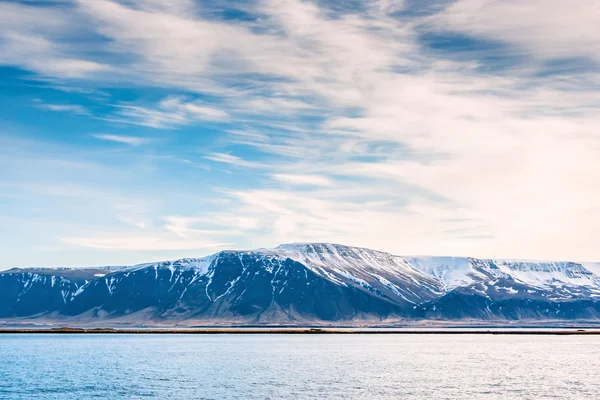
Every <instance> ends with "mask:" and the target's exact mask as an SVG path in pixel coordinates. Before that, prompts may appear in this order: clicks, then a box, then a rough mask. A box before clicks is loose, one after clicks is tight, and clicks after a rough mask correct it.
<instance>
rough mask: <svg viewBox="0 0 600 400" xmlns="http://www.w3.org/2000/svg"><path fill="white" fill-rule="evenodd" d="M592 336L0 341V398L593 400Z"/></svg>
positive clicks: (43, 337)
mask: <svg viewBox="0 0 600 400" xmlns="http://www.w3.org/2000/svg"><path fill="white" fill-rule="evenodd" d="M599 371H600V336H503V335H420V334H415V335H406V334H403V335H390V334H387V335H314V334H313V335H289V334H288V335H285V334H283V335H282V334H264V335H251V334H248V335H246V334H242V335H239V334H238V335H225V334H211V335H164V334H161V335H134V334H127V335H121V334H107V335H101V334H93V335H86V334H77V335H67V334H56V335H55V334H24V335H23V334H3V335H0V399H2V400H12V399H36V400H42V399H52V400H62V399H151V398H152V399H396V398H402V399H465V398H471V399H599V398H600V372H599Z"/></svg>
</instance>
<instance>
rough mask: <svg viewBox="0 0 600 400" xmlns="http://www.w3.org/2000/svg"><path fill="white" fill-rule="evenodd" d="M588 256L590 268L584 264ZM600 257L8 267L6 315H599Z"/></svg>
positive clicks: (333, 251) (331, 256)
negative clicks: (596, 259)
mask: <svg viewBox="0 0 600 400" xmlns="http://www.w3.org/2000/svg"><path fill="white" fill-rule="evenodd" d="M586 264H587V267H586ZM599 271H600V263H575V262H569V261H560V262H553V261H544V262H532V261H521V260H494V259H477V258H472V257H438V256H420V257H419V256H411V257H403V256H395V255H392V254H390V253H386V252H382V251H377V250H370V249H366V248H360V247H351V246H344V245H338V244H331V243H291V244H283V245H280V246H278V247H275V248H273V249H257V250H242V251H237V250H223V251H220V252H217V253H215V254H212V255H209V256H206V257H201V258H183V259H179V260H173V261H162V262H155V263H143V264H137V265H133V266H123V267H94V268H77V267H75V268H40V267H32V268H13V269H11V270H8V271H2V272H0V318H2V319H3V320H10V321H36V320H40V321H42V320H43V321H78V322H82V323H84V322H87V323H111V322H117V321H121V322H124V323H137V324H139V323H144V324H146V323H148V324H169V323H171V324H192V323H209V324H219V323H232V324H242V325H243V324H282V323H284V324H285V323H292V324H296V323H297V324H303V323H309V324H326V323H333V322H340V321H342V322H348V323H350V324H361V323H374V322H375V323H376V322H382V321H388V322H390V323H392V324H394V323H404V322H406V321H422V320H439V321H457V320H480V321H536V320H556V321H559V320H566V321H570V320H581V319H586V320H599V321H600V275H598V272H599Z"/></svg>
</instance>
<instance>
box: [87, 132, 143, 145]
mask: <svg viewBox="0 0 600 400" xmlns="http://www.w3.org/2000/svg"><path fill="white" fill-rule="evenodd" d="M92 136H93V137H95V138H96V139H100V140H107V141H109V142H117V143H124V144H129V145H131V146H139V145H141V144H144V143H148V139H146V138H141V137H135V136H122V135H109V134H96V135H92Z"/></svg>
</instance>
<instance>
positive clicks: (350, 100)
mask: <svg viewBox="0 0 600 400" xmlns="http://www.w3.org/2000/svg"><path fill="white" fill-rule="evenodd" d="M159 3H160V2H156V1H141V0H132V1H127V2H125V1H111V0H77V1H75V2H73V3H72V6H69V5H64V6H61V7H36V6H34V5H28V6H24V5H18V6H15V5H6V4H5V3H1V4H2V7H3V8H2V9H1V10H2V11H5V14H4V16H2V17H0V22H2V23H3V25H2V26H3V28H2V29H1V30H0V36H2V38H3V41H2V44H1V45H0V50H3V52H2V51H0V63H3V64H7V65H16V66H19V67H20V68H23V69H26V70H29V71H32V72H34V73H37V74H39V75H40V76H45V77H46V76H51V77H54V78H55V79H59V80H69V81H71V80H75V81H77V80H80V81H84V82H86V83H87V84H88V85H91V86H94V84H95V85H97V86H102V83H105V82H106V81H107V79H109V80H110V82H111V84H114V85H117V86H118V85H120V84H121V83H122V86H124V87H127V88H132V87H133V88H148V87H149V88H152V89H153V90H160V91H161V93H167V92H171V93H173V95H171V96H166V95H165V97H159V98H162V100H158V101H157V102H152V100H151V101H148V100H147V98H146V97H144V96H142V95H140V96H138V97H136V99H134V100H129V101H128V102H123V101H121V100H120V99H117V100H116V101H117V103H118V106H117V107H115V108H114V109H113V111H112V113H109V115H108V117H106V119H108V120H109V121H110V122H119V123H124V124H128V125H131V126H129V127H128V128H131V129H144V128H157V129H175V128H183V127H192V126H196V125H197V126H201V125H207V124H208V123H210V124H214V126H217V127H218V128H222V130H221V129H217V130H218V132H217V133H215V137H211V138H208V137H205V138H203V140H202V141H200V140H197V141H193V140H189V137H187V139H188V141H184V140H181V142H180V143H178V146H179V147H177V148H175V149H174V153H177V152H187V151H190V149H189V148H190V147H193V150H191V151H193V152H194V154H195V155H196V156H197V157H202V158H203V159H205V160H208V161H211V162H214V163H219V164H221V165H227V166H229V168H227V172H228V173H229V177H228V176H225V174H223V175H220V173H221V172H223V168H213V169H212V170H211V171H210V172H211V173H210V174H206V175H197V174H200V172H199V171H194V172H193V173H190V174H189V175H186V174H181V176H179V175H180V172H181V171H177V172H173V171H171V170H169V173H170V175H168V177H166V176H159V178H160V179H163V180H164V181H161V182H162V183H163V184H164V185H165V186H166V187H167V189H166V190H165V191H164V193H168V194H169V196H164V197H166V200H164V201H165V202H167V203H169V202H171V201H174V200H172V199H173V198H176V197H177V196H178V195H179V196H184V195H185V196H194V200H196V199H197V198H203V199H209V200H210V202H211V203H210V206H207V205H206V204H204V203H203V204H202V205H201V206H196V205H195V204H196V203H193V202H189V201H185V202H183V201H182V202H180V203H177V204H176V205H175V204H168V205H169V206H170V207H167V206H165V209H161V210H160V211H154V215H152V216H151V217H150V218H146V219H148V220H160V218H161V217H162V216H163V215H183V216H182V217H180V218H183V219H180V220H171V221H170V222H167V223H166V224H165V225H164V226H161V227H160V228H157V229H159V230H158V231H152V232H151V233H148V232H145V233H144V234H143V235H141V234H137V233H136V234H131V235H130V234H127V235H124V236H119V238H125V239H126V238H131V240H129V239H127V240H125V239H123V240H125V241H126V242H127V243H129V245H122V246H121V247H119V245H118V244H117V242H118V239H110V234H109V233H108V232H107V233H106V237H100V238H95V237H94V236H93V235H86V236H85V237H87V239H86V240H75V239H73V240H70V241H69V243H71V244H79V245H81V246H89V247H96V248H101V247H102V246H105V247H104V248H117V247H118V248H121V249H125V248H128V247H129V248H136V249H148V248H149V247H152V246H148V245H143V244H142V242H143V240H145V239H143V238H147V241H148V243H153V244H154V245H157V246H159V247H162V248H173V249H178V248H183V247H186V246H201V245H202V246H209V245H210V244H211V243H213V242H214V244H218V243H233V244H236V245H239V246H242V247H247V246H250V245H251V244H252V243H255V244H256V245H258V246H263V245H268V244H276V243H277V242H280V241H296V240H323V241H337V242H346V243H349V244H358V245H365V246H372V247H377V248H381V249H384V250H389V251H393V252H396V253H407V252H408V253H412V252H422V253H438V254H440V253H446V254H457V253H462V254H470V255H474V256H500V257H503V256H507V255H508V256H510V257H532V258H554V257H556V258H568V257H575V256H576V257H578V258H600V254H598V250H597V243H596V242H597V240H596V236H595V235H594V234H593V233H594V232H595V231H597V229H598V227H600V212H598V208H597V206H596V204H600V189H599V188H598V185H597V184H596V183H597V182H598V181H600V163H598V161H597V160H598V159H600V142H599V141H598V138H597V137H598V135H597V127H598V126H600V118H599V117H598V115H600V114H599V113H598V111H600V106H599V105H600V91H599V90H598V88H599V87H600V68H599V67H598V63H599V59H598V54H599V53H598V51H597V49H598V45H599V44H600V36H599V32H600V31H599V30H598V29H597V28H596V25H597V20H598V19H599V18H600V16H599V15H598V10H599V9H598V7H597V6H596V5H595V1H594V0H583V1H582V2H581V3H580V4H578V6H577V7H573V5H572V4H568V3H567V2H561V1H558V0H551V1H542V0H535V1H529V2H527V3H526V4H525V3H523V2H517V1H516V0H515V1H513V0H508V1H495V0H485V1H483V0H457V1H453V2H443V4H441V5H440V6H439V7H436V8H432V9H431V10H428V12H427V13H416V12H414V10H411V9H409V7H411V5H412V4H414V3H415V2H407V1H372V2H366V3H364V4H363V7H354V8H351V7H348V8H347V9H345V10H343V11H344V12H338V11H334V10H332V9H330V8H329V7H328V4H327V2H314V1H300V0H286V1H282V0H260V1H257V2H251V3H247V4H244V5H243V8H244V12H246V13H248V14H250V15H254V16H256V17H257V18H255V19H253V18H248V19H244V20H243V21H241V20H238V19H235V18H233V19H232V18H222V17H221V16H220V14H218V13H212V12H211V5H210V4H206V5H203V6H202V7H198V6H197V4H196V3H194V2H190V1H185V0H181V1H170V2H163V3H160V4H159ZM69 4H71V3H69ZM237 6H239V5H237V3H236V4H234V5H231V7H237ZM240 7H241V6H240ZM0 15H3V13H2V12H0ZM6 15H8V16H9V17H6ZM75 16H76V17H77V18H74V17H75ZM81 32H85V33H86V34H87V36H85V38H87V39H88V40H87V42H89V43H87V42H86V43H87V44H89V47H87V48H86V51H83V50H82V48H83V47H85V46H81V43H80V42H77V43H79V44H76V41H75V40H68V39H73V38H75V37H80V35H79V34H80V33H81ZM82 40H83V39H82ZM107 43H109V45H107ZM509 58H510V60H511V63H510V64H507V63H506V62H505V61H506V60H507V59H509ZM61 60H62V61H61ZM61 63H62V64H61ZM565 63H566V64H567V67H564V64H565ZM583 64H585V68H580V69H578V68H574V67H573V66H574V65H583ZM560 65H563V67H560ZM106 71H110V72H111V75H110V76H108V75H107V74H106ZM558 72H560V73H558ZM181 93H185V95H182V94H181ZM161 96H162V95H161ZM155 99H156V97H155ZM56 111H68V110H66V109H65V110H58V109H57V110H56ZM70 111H73V112H75V111H74V110H70ZM180 130H183V129H180ZM136 134H137V133H135V134H132V135H131V136H130V135H129V134H128V135H126V136H120V135H114V134H106V135H99V136H102V137H98V136H97V137H98V138H99V139H103V140H112V141H116V142H121V143H127V144H130V145H139V144H142V143H144V142H139V140H142V139H141V138H139V137H137V136H135V135H136ZM185 134H186V135H189V132H187V131H186V133H185ZM182 136H183V135H182ZM190 143H191V144H190ZM144 149H146V148H145V147H144ZM182 149H183V150H182ZM170 150H172V149H170ZM176 156H177V157H176V158H177V159H181V160H189V158H188V157H189V154H187V153H186V154H185V155H182V154H176ZM153 157H154V158H153ZM156 157H157V156H156V154H150V155H145V157H144V158H143V159H140V160H138V161H139V163H138V164H139V165H140V166H145V167H147V168H148V171H153V168H155V165H153V164H152V160H156V159H157V158H156ZM111 161H112V160H111ZM121 162H123V161H121ZM180 164H182V165H186V166H187V165H188V164H191V162H190V163H186V162H181V163H180ZM166 170H167V169H166ZM196 170H199V168H196ZM144 171H146V170H144ZM142 175H143V174H142ZM165 175H167V173H166V172H165ZM121 179H122V180H121V181H120V183H121V184H122V185H123V187H128V186H131V187H132V189H131V190H134V187H135V179H133V178H131V180H128V179H125V178H121ZM190 182H193V183H194V184H190ZM171 183H172V184H171ZM144 189H147V188H144ZM161 193H162V192H161ZM159 197H160V196H159ZM190 204H191V205H190ZM198 214H201V217H198ZM195 218H203V221H210V220H212V221H214V224H212V225H211V227H210V228H205V229H201V228H198V227H197V225H200V223H199V222H198V220H197V219H195ZM231 224H240V232H239V236H236V234H233V233H231V232H229V229H230V228H231ZM130 225H131V224H130ZM132 226H133V227H134V228H142V226H141V225H140V226H136V225H135V224H133V225H132ZM155 228H156V227H155ZM225 231H227V234H224V235H223V237H221V236H220V235H219V234H218V232H225ZM465 232H468V234H465ZM170 235H171V236H170ZM228 235H229V236H228ZM64 237H75V236H64ZM82 237H83V236H82ZM184 237H185V238H184ZM212 238H216V239H212ZM109 239H110V240H109ZM159 240H160V241H162V242H161V243H163V245H159V244H158V243H159ZM182 240H183V241H184V242H185V243H182V242H181V241H182ZM186 248H187V247H186Z"/></svg>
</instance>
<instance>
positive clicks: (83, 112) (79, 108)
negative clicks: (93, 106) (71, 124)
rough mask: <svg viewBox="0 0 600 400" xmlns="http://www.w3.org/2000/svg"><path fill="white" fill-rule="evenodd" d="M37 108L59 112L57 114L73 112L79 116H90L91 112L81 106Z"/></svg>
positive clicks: (61, 105) (40, 106) (44, 106)
mask: <svg viewBox="0 0 600 400" xmlns="http://www.w3.org/2000/svg"><path fill="white" fill-rule="evenodd" d="M36 107H38V108H41V109H44V110H49V111H57V112H71V113H74V114H79V115H90V112H89V111H88V109H87V108H85V107H83V106H81V105H79V104H45V103H41V104H37V105H36Z"/></svg>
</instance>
